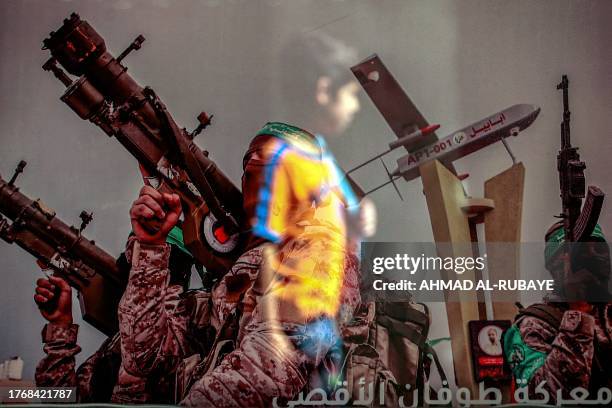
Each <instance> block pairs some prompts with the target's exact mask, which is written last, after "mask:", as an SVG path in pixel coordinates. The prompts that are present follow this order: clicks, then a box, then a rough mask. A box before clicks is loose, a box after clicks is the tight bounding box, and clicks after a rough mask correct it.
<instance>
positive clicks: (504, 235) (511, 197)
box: [484, 163, 525, 321]
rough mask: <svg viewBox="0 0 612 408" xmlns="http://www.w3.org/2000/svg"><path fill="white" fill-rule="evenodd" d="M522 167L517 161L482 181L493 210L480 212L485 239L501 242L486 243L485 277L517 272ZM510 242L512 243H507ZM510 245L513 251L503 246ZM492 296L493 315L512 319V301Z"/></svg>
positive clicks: (511, 275) (511, 276)
mask: <svg viewBox="0 0 612 408" xmlns="http://www.w3.org/2000/svg"><path fill="white" fill-rule="evenodd" d="M524 184H525V167H524V166H523V164H522V163H517V164H515V165H514V166H512V167H510V168H509V169H508V170H506V171H504V172H502V173H500V174H498V175H497V176H495V177H493V178H490V179H489V180H487V181H486V182H485V185H484V193H485V197H487V198H490V199H492V200H493V201H495V204H496V206H495V207H496V208H495V211H490V212H488V213H486V214H485V215H484V224H485V238H486V243H487V244H489V243H502V244H506V243H507V244H508V245H504V247H503V248H502V247H501V246H499V245H497V246H496V245H490V244H489V245H488V246H487V263H488V269H489V279H491V280H494V281H496V280H498V279H518V278H519V275H520V272H519V268H520V245H519V243H520V242H521V220H522V214H523V187H524ZM510 244H514V245H510ZM509 249H513V250H514V254H509V253H508V252H507V250H509ZM492 300H493V302H492V303H493V317H494V318H495V319H498V320H511V321H512V320H513V319H514V316H516V312H517V310H516V306H515V305H514V302H500V301H496V300H495V299H492Z"/></svg>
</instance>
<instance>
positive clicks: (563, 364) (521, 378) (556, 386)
mask: <svg viewBox="0 0 612 408" xmlns="http://www.w3.org/2000/svg"><path fill="white" fill-rule="evenodd" d="M513 327H516V326H513ZM594 330H595V320H594V317H593V316H591V315H589V314H586V313H581V312H579V311H575V310H568V311H566V312H565V313H564V315H563V319H562V321H561V326H560V327H559V330H558V331H557V330H556V329H555V328H553V327H552V326H550V325H549V324H548V323H546V322H543V321H542V320H540V319H538V318H536V317H525V318H524V319H523V320H521V321H520V324H519V331H520V333H517V334H520V335H518V336H517V335H515V336H508V337H506V339H508V340H509V344H508V345H507V346H506V345H504V348H505V349H506V357H507V358H508V361H509V362H510V365H511V367H512V371H513V373H514V376H515V379H516V380H517V385H518V386H521V384H525V383H528V387H529V395H530V397H533V398H536V399H537V398H541V396H538V395H537V394H535V388H536V387H537V386H538V385H539V384H541V383H542V382H544V381H545V384H544V388H545V389H546V390H547V391H548V392H549V394H550V398H551V402H553V403H554V402H555V401H556V393H557V390H561V392H562V395H563V396H564V397H568V396H569V392H570V391H571V390H573V389H574V388H576V387H584V388H586V389H588V387H589V380H590V374H591V363H592V360H593V352H594V344H593V336H594ZM509 334H511V333H510V332H509Z"/></svg>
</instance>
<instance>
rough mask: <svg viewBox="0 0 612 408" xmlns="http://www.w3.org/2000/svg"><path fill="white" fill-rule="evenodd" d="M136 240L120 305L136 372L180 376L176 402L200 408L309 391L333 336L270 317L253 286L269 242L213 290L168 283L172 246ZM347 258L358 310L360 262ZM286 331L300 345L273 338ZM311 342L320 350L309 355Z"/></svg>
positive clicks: (348, 298) (130, 367) (128, 362)
mask: <svg viewBox="0 0 612 408" xmlns="http://www.w3.org/2000/svg"><path fill="white" fill-rule="evenodd" d="M133 245H134V250H133V255H132V257H133V258H132V270H131V272H130V279H129V282H128V286H127V288H126V291H125V293H124V296H123V298H122V300H121V303H120V305H119V321H120V332H121V338H122V355H123V359H124V366H125V369H126V371H127V372H128V373H129V374H131V375H134V376H137V377H146V376H149V375H151V374H152V373H155V372H158V371H165V372H167V373H176V376H177V397H176V401H180V400H182V403H183V404H186V405H198V406H212V405H215V406H269V405H270V403H271V401H272V398H273V397H275V396H278V397H282V398H284V399H291V398H292V397H293V396H294V395H295V394H297V393H298V392H299V391H300V390H301V389H302V388H303V386H304V385H305V383H306V381H307V379H308V375H309V373H310V372H311V371H312V370H313V368H314V367H315V366H317V365H318V364H319V363H320V361H321V359H322V357H323V356H324V355H325V354H326V352H327V348H329V346H330V344H328V343H329V342H331V341H332V336H331V335H330V336H328V338H326V339H325V340H327V341H328V343H326V342H325V341H321V342H320V344H316V345H311V344H305V343H307V342H308V341H309V336H306V335H305V330H306V329H305V327H304V326H301V325H290V324H280V323H279V322H278V321H276V322H270V321H264V319H263V318H262V316H261V313H260V310H259V309H258V308H257V305H258V302H259V299H260V294H259V293H258V289H257V288H256V287H255V286H254V283H255V281H256V279H257V276H258V274H259V272H260V266H261V263H262V256H263V255H262V252H263V249H264V246H263V245H260V246H257V247H255V248H253V249H250V250H249V251H247V252H246V253H244V254H243V255H242V256H241V257H240V258H239V259H238V260H237V261H236V263H235V264H234V266H233V267H232V269H231V270H230V271H229V272H228V273H227V274H226V275H225V276H224V277H223V278H222V279H221V280H220V281H219V282H218V283H217V285H216V286H215V287H214V288H213V290H212V292H211V293H210V294H207V293H206V292H203V291H188V292H183V289H182V288H181V287H180V286H173V285H168V279H169V278H168V269H167V265H168V250H167V245H165V244H164V245H160V246H152V245H144V244H140V243H138V242H136V243H134V244H133ZM347 259H348V260H349V261H347V266H346V268H347V270H348V272H347V273H346V274H345V281H344V285H345V287H347V288H349V289H347V290H346V291H344V292H343V293H344V294H343V296H342V302H343V303H344V305H345V307H349V306H348V305H352V307H354V306H355V305H356V304H357V303H358V301H359V298H358V296H356V295H355V292H357V291H358V279H357V270H358V260H357V258H356V257H355V256H354V255H352V256H349V257H347ZM352 307H349V308H352ZM279 329H281V330H282V331H283V332H284V333H285V335H287V337H288V338H290V339H291V341H292V342H293V343H292V345H293V347H294V348H295V349H293V350H291V351H290V352H281V351H280V350H279V349H278V347H277V343H275V339H274V338H273V337H274V336H275V335H277V334H278V330H279ZM223 340H228V341H230V342H232V343H233V344H235V345H236V346H235V348H234V347H233V346H231V347H230V350H232V351H231V352H229V354H227V351H224V350H222V349H223V347H222V344H227V343H223V342H222V341H223ZM309 346H313V347H315V348H316V347H320V349H318V350H315V351H314V352H313V353H309V352H308V350H309ZM313 347H310V349H312V348H313ZM304 350H306V351H304ZM313 356H314V357H313Z"/></svg>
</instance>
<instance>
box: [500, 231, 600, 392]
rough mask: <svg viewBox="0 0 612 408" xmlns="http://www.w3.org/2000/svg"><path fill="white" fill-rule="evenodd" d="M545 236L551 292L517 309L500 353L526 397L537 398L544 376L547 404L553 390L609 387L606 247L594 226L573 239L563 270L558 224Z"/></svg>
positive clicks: (562, 239) (561, 235)
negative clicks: (579, 239)
mask: <svg viewBox="0 0 612 408" xmlns="http://www.w3.org/2000/svg"><path fill="white" fill-rule="evenodd" d="M546 241H547V245H546V251H545V258H546V259H545V260H546V268H547V269H548V270H549V271H550V272H551V274H552V276H553V278H554V281H555V287H556V288H557V289H556V292H555V293H553V294H552V295H551V296H549V297H548V298H547V299H546V300H545V301H544V303H543V304H536V305H532V306H530V307H528V308H526V309H523V310H521V312H520V313H519V315H518V316H517V318H516V320H515V323H514V325H513V326H512V327H511V328H510V329H509V330H508V332H507V333H506V334H505V337H504V353H505V356H506V359H507V361H508V362H509V364H510V366H511V368H512V372H513V374H514V378H515V380H516V383H517V386H519V387H522V386H528V389H529V395H530V397H531V398H534V399H538V398H541V396H538V395H537V394H536V393H535V388H536V386H538V385H539V384H540V383H542V382H544V381H545V384H544V385H543V386H544V389H546V390H547V391H548V392H549V393H550V398H551V400H550V402H552V403H555V402H559V401H557V391H560V392H561V395H562V397H563V398H568V399H571V398H570V392H571V391H572V390H574V389H575V388H577V387H583V388H585V389H587V390H589V392H590V395H591V397H593V396H596V395H597V391H598V390H599V389H600V388H601V387H612V376H610V370H609V367H610V364H612V341H611V338H610V336H611V333H612V307H611V304H610V302H609V301H607V300H609V299H611V298H610V295H609V294H608V283H609V278H610V252H609V246H608V244H607V243H606V242H605V238H604V235H603V233H602V231H601V228H600V227H599V226H597V227H596V228H595V230H594V231H593V233H592V235H591V239H590V241H589V242H585V243H579V244H574V245H576V247H575V248H574V250H573V254H572V257H571V262H570V265H571V270H570V271H569V273H567V272H566V268H565V267H564V265H565V262H567V256H568V255H567V252H566V251H564V250H562V244H563V241H564V231H563V225H562V223H557V224H555V225H553V226H552V227H551V229H550V230H549V231H548V232H547V234H546ZM589 299H592V301H588V300H589ZM593 300H595V301H593Z"/></svg>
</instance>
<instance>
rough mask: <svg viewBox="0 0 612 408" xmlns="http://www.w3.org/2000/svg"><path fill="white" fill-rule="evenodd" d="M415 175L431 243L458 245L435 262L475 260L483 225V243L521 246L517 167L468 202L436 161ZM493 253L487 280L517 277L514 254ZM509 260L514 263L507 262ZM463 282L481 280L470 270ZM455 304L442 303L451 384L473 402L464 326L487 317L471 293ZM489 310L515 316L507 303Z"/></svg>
mask: <svg viewBox="0 0 612 408" xmlns="http://www.w3.org/2000/svg"><path fill="white" fill-rule="evenodd" d="M419 172H420V175H421V179H422V182H423V191H424V193H425V197H426V199H427V207H428V209H429V216H430V218H431V226H432V230H433V235H434V240H435V242H436V243H438V244H439V243H444V244H457V245H439V246H438V255H439V256H441V257H446V256H452V257H458V256H476V255H477V254H475V253H474V251H473V250H470V245H469V244H470V243H473V242H474V241H475V240H476V238H477V237H476V233H475V224H476V223H480V222H483V221H484V223H485V234H486V241H487V242H511V243H515V244H518V243H519V242H520V233H521V213H522V212H521V208H522V199H523V183H524V178H525V169H524V167H523V165H522V164H520V163H519V164H515V165H514V166H512V167H511V168H510V169H508V170H506V171H504V172H502V173H501V174H499V175H497V176H495V177H493V178H492V179H490V180H488V181H487V182H486V183H485V198H484V199H483V198H476V199H475V198H470V197H467V196H466V194H465V192H464V189H463V185H462V184H461V180H459V178H457V176H455V175H454V174H453V173H452V172H450V171H449V170H448V169H447V168H446V167H445V166H444V165H442V164H441V163H440V162H438V161H430V162H427V163H424V164H423V165H422V166H420V167H419ZM516 248H518V245H517V246H516ZM493 252H494V253H492V254H491V253H488V254H487V262H488V270H489V279H491V280H496V279H497V277H499V276H505V277H506V279H508V277H509V276H518V268H519V258H518V256H519V254H518V251H516V253H515V254H514V256H511V255H508V254H507V253H505V254H501V253H499V251H498V252H497V253H495V251H493ZM509 259H513V260H514V261H513V262H508V260H509ZM511 273H514V275H511ZM462 277H463V278H466V279H474V280H477V279H479V278H480V277H479V276H478V277H477V276H476V274H475V272H474V271H473V270H472V271H466V272H465V273H464V274H463V276H462ZM443 278H444V277H443ZM447 299H448V295H447ZM459 300H460V301H453V302H448V301H447V302H446V311H447V315H448V325H449V332H450V335H451V348H452V353H453V363H454V368H455V379H456V383H457V386H459V387H467V388H469V389H470V391H471V395H472V396H477V395H478V386H477V384H476V382H475V381H474V374H473V364H472V356H471V349H470V337H469V330H468V322H469V321H470V320H482V319H486V318H487V317H486V313H485V311H484V310H485V308H484V303H482V301H481V304H480V307H479V301H478V297H477V293H476V291H463V292H461V293H460V295H459ZM493 310H494V314H495V316H494V318H495V319H512V318H513V317H514V315H515V309H514V306H513V305H508V304H507V303H505V304H503V303H501V302H494V304H493Z"/></svg>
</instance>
